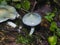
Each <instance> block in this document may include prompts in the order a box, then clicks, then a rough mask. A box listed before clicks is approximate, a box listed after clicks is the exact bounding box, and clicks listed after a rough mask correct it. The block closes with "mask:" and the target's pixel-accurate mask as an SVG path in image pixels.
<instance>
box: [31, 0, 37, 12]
mask: <svg viewBox="0 0 60 45" xmlns="http://www.w3.org/2000/svg"><path fill="white" fill-rule="evenodd" d="M36 4H37V1H36V0H35V2H34V5H33V8H32V10H31V12H33V10H34V8H35V6H36Z"/></svg>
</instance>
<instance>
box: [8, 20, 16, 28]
mask: <svg viewBox="0 0 60 45" xmlns="http://www.w3.org/2000/svg"><path fill="white" fill-rule="evenodd" d="M7 25H9V26H11V27H13V28H15V27H17V25H16V24H15V23H13V22H11V21H8V22H7Z"/></svg>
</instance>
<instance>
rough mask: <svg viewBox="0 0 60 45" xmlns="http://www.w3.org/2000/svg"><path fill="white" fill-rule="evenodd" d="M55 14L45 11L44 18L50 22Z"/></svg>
mask: <svg viewBox="0 0 60 45" xmlns="http://www.w3.org/2000/svg"><path fill="white" fill-rule="evenodd" d="M54 16H55V14H54V13H47V15H46V16H45V18H46V19H47V20H48V21H49V22H51V21H52V20H53V17H54Z"/></svg>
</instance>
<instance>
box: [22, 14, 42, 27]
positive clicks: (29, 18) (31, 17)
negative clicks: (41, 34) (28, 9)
mask: <svg viewBox="0 0 60 45" xmlns="http://www.w3.org/2000/svg"><path fill="white" fill-rule="evenodd" d="M22 21H23V23H24V24H26V25H28V26H36V25H38V24H39V23H40V22H41V16H40V15H39V14H38V13H28V14H26V15H25V16H24V17H23V19H22Z"/></svg>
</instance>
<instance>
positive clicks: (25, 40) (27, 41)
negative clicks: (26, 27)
mask: <svg viewBox="0 0 60 45" xmlns="http://www.w3.org/2000/svg"><path fill="white" fill-rule="evenodd" d="M32 40H33V37H30V36H23V35H18V36H17V39H16V42H17V43H22V44H30V43H31V42H32Z"/></svg>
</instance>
